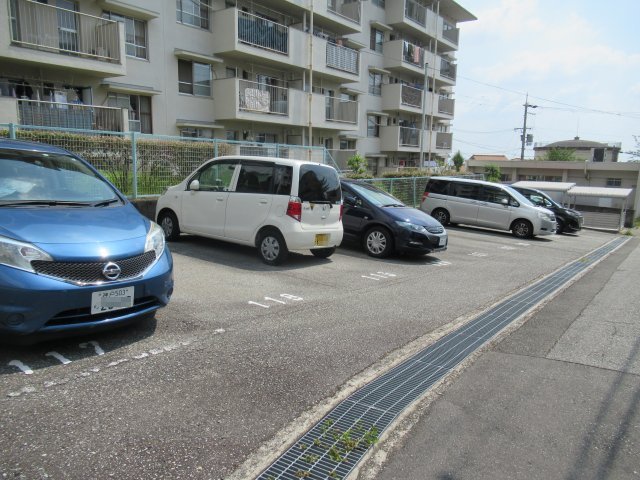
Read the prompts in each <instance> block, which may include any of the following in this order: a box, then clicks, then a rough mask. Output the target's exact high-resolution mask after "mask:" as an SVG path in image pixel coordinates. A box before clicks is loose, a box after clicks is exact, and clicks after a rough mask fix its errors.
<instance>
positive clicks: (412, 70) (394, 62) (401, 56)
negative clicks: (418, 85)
mask: <svg viewBox="0 0 640 480" xmlns="http://www.w3.org/2000/svg"><path fill="white" fill-rule="evenodd" d="M425 53H426V51H425V49H424V48H422V47H420V46H418V45H414V44H413V43H410V42H407V41H406V40H392V41H390V42H385V43H384V45H383V55H384V68H385V69H388V70H400V71H404V72H405V73H409V74H412V75H415V74H424V62H425Z"/></svg>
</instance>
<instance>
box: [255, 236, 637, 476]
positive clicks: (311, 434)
mask: <svg viewBox="0 0 640 480" xmlns="http://www.w3.org/2000/svg"><path fill="white" fill-rule="evenodd" d="M627 240H628V239H625V238H617V239H615V240H613V241H611V242H609V243H608V244H606V245H604V246H602V247H600V248H598V249H596V250H594V251H593V252H591V253H589V254H587V255H585V256H584V257H582V258H580V259H578V260H576V261H574V262H572V263H570V264H568V265H566V266H565V267H563V268H561V269H560V270H558V271H557V272H555V273H553V274H551V275H549V276H548V277H546V278H544V279H543V280H541V281H540V282H538V283H535V284H533V285H531V286H529V287H527V288H525V289H524V290H522V291H520V292H518V293H517V294H515V295H513V296H512V297H510V298H508V299H507V300H505V301H503V302H501V303H499V304H497V305H495V306H494V307H493V308H491V309H490V310H488V311H486V312H484V313H482V314H481V315H480V316H478V317H477V318H475V319H474V320H473V321H471V322H469V323H467V324H466V325H464V326H462V327H460V328H459V329H458V330H455V331H453V332H451V333H449V334H447V335H445V336H444V337H442V338H441V339H440V340H438V341H437V342H436V343H434V344H433V345H430V346H429V347H427V348H425V349H424V350H422V351H420V352H418V353H417V354H415V355H413V356H412V357H411V358H409V359H407V360H405V361H404V362H403V363H402V364H400V365H398V366H396V367H394V368H393V369H391V370H390V371H389V372H387V373H386V374H384V375H382V376H381V377H379V378H377V379H375V380H373V381H372V382H370V383H368V384H367V385H365V386H364V387H362V388H361V389H359V390H358V391H356V392H354V393H353V394H352V395H350V396H349V397H348V398H346V399H345V400H343V401H342V402H341V403H340V404H338V405H337V406H336V407H335V408H334V409H333V410H332V411H331V412H329V413H328V414H327V415H326V416H325V417H324V418H323V419H322V420H321V421H320V422H319V423H317V424H316V425H315V426H314V427H313V428H311V430H309V431H308V432H307V433H306V434H304V435H303V436H302V437H301V438H300V439H299V440H298V441H297V442H296V443H295V444H294V445H293V446H292V447H290V448H289V450H287V451H286V452H285V453H284V454H283V455H282V456H281V457H280V458H278V459H277V460H276V461H275V462H274V463H273V464H271V466H270V467H268V468H267V469H266V470H265V471H264V472H262V473H261V474H260V475H259V476H258V479H259V480H280V479H288V480H297V479H300V478H309V479H322V480H325V479H332V478H336V479H338V478H339V479H343V478H345V477H346V476H347V475H349V473H350V472H351V470H353V468H354V467H355V465H356V464H357V463H358V462H359V461H360V460H361V459H362V457H363V456H364V454H365V453H366V451H367V449H368V448H369V447H370V446H371V444H372V442H373V439H375V438H376V437H377V436H378V435H379V434H380V433H382V432H383V431H384V430H385V429H386V428H387V427H388V426H389V425H390V424H391V422H393V420H394V419H395V418H396V417H397V416H398V415H399V414H400V413H401V412H402V410H404V409H405V408H406V407H407V406H409V405H410V404H411V403H412V402H414V401H415V400H416V399H418V398H419V397H421V396H422V395H423V394H424V393H425V392H426V391H427V390H428V389H429V388H431V386H433V385H434V384H435V383H436V382H438V381H439V380H440V379H442V378H443V377H444V376H445V375H447V374H448V373H449V372H450V371H451V370H452V369H453V368H454V367H455V366H456V365H458V364H459V363H460V362H462V361H463V360H464V359H465V358H467V357H468V356H469V355H470V354H471V353H473V352H474V351H476V350H477V349H478V348H480V347H481V346H482V345H484V344H485V343H487V342H488V341H489V340H490V339H492V338H493V337H495V336H496V335H497V334H498V333H499V332H500V331H501V330H502V329H503V328H504V327H506V326H507V325H509V324H510V323H511V322H513V321H514V320H516V319H517V318H519V317H520V316H521V315H522V314H523V313H525V312H526V311H527V310H529V309H531V308H532V307H533V306H535V305H537V304H538V303H540V302H541V301H542V300H543V299H544V298H545V297H547V296H549V295H550V294H551V293H553V292H555V291H557V290H558V289H560V288H561V287H562V286H563V285H565V284H566V283H567V282H568V281H569V280H571V279H572V278H574V277H575V276H576V275H577V274H578V273H580V272H581V271H583V270H584V269H586V268H587V267H589V266H590V265H591V264H593V263H594V262H596V261H597V260H600V259H601V258H603V257H605V256H607V255H608V254H610V253H611V252H612V251H613V250H615V249H616V248H618V247H619V246H621V245H622V244H623V243H625V242H626V241H627Z"/></svg>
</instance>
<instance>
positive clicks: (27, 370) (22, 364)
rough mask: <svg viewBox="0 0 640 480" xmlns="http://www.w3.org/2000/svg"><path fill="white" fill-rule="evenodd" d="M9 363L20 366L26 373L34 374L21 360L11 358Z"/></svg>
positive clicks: (12, 365)
mask: <svg viewBox="0 0 640 480" xmlns="http://www.w3.org/2000/svg"><path fill="white" fill-rule="evenodd" d="M7 365H9V366H11V367H18V368H19V369H20V370H22V372H23V373H24V374H25V375H31V374H33V370H31V369H30V368H29V367H28V366H26V365H25V364H24V363H22V362H21V361H20V360H11V361H10V362H9V363H8V364H7Z"/></svg>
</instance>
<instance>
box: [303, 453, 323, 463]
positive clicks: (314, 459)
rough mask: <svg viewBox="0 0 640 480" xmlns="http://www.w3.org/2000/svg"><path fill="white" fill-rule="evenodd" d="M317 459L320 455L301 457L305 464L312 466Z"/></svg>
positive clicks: (310, 454)
mask: <svg viewBox="0 0 640 480" xmlns="http://www.w3.org/2000/svg"><path fill="white" fill-rule="evenodd" d="M319 458H320V455H314V454H312V453H309V454H307V455H305V456H304V457H302V460H304V461H305V462H307V463H310V464H312V465H313V464H314V463H316V462H317V461H318V459H319Z"/></svg>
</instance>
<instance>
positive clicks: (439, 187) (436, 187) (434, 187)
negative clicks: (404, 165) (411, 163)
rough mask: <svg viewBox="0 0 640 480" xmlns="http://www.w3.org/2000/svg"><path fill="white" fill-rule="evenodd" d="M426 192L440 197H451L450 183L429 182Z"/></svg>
mask: <svg viewBox="0 0 640 480" xmlns="http://www.w3.org/2000/svg"><path fill="white" fill-rule="evenodd" d="M426 191H427V192H429V193H438V194H440V195H449V182H448V181H447V180H429V181H428V182H427V188H426Z"/></svg>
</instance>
